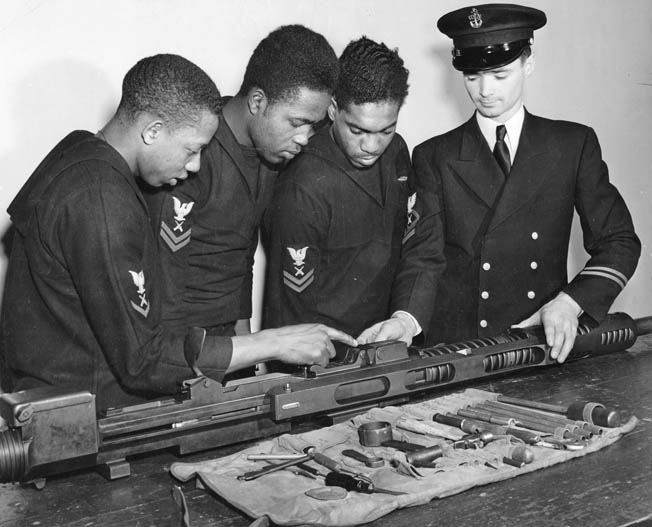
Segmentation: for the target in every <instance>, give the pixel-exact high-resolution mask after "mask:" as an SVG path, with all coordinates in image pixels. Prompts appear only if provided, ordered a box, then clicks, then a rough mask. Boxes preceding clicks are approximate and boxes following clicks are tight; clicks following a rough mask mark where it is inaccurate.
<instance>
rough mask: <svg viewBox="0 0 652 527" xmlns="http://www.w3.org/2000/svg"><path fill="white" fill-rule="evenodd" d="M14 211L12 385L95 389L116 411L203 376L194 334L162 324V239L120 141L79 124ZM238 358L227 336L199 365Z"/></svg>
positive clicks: (7, 305)
mask: <svg viewBox="0 0 652 527" xmlns="http://www.w3.org/2000/svg"><path fill="white" fill-rule="evenodd" d="M8 211H9V214H10V215H11V219H12V221H13V224H14V227H15V230H16V233H15V237H14V242H13V247H12V251H11V255H10V260H9V266H8V269H7V282H6V289H5V295H4V305H3V312H2V332H3V347H4V352H5V360H6V363H7V364H8V367H9V374H10V377H11V381H12V385H11V386H7V387H5V388H6V389H9V390H20V389H25V388H31V387H36V386H40V385H57V386H64V387H70V388H71V389H74V390H88V391H91V392H92V393H95V394H97V407H98V409H105V408H108V407H112V406H121V405H125V404H129V403H133V402H136V401H142V400H143V398H151V397H154V396H156V395H161V394H173V393H175V392H176V391H177V390H178V387H179V383H180V382H181V381H183V380H184V379H188V378H190V377H192V376H193V371H192V369H191V368H190V366H189V364H188V362H187V361H186V359H185V356H184V339H183V336H173V335H171V334H170V333H169V332H167V331H166V330H164V329H163V328H162V327H161V326H160V325H159V321H160V286H159V282H158V279H159V277H158V267H157V246H156V240H155V238H154V236H153V235H152V231H151V228H150V223H149V217H148V212H147V208H146V205H145V202H144V200H143V197H142V195H141V193H140V191H139V189H138V187H137V185H136V181H135V177H134V175H133V174H132V172H131V170H130V169H129V166H128V165H127V163H126V161H125V160H124V159H123V158H122V157H121V156H120V155H119V154H118V152H117V151H116V150H114V149H113V148H112V147H111V146H110V145H108V144H107V143H105V142H104V141H101V140H100V139H98V138H96V137H95V136H94V135H92V134H91V133H89V132H84V131H77V132H73V133H71V134H70V135H68V136H67V137H66V138H65V139H64V140H63V141H62V142H61V143H59V145H57V146H56V147H55V148H54V149H53V150H52V152H50V154H48V156H47V157H46V158H45V160H44V161H43V162H42V163H41V164H40V166H39V167H38V168H37V169H36V171H35V172H34V174H32V176H31V177H30V179H29V180H28V181H27V183H26V184H25V186H24V187H23V188H22V190H21V191H20V192H19V194H18V196H17V197H16V198H15V199H14V201H13V202H12V203H11V205H10V207H9V209H8ZM230 357H231V341H230V339H224V342H223V347H222V349H221V350H220V353H213V355H211V354H210V353H209V352H208V351H207V352H206V353H202V356H201V357H200V359H199V361H198V363H197V366H199V367H201V369H202V370H203V371H204V373H206V374H210V375H211V376H215V377H217V378H221V376H222V375H223V373H224V371H223V370H224V369H225V368H226V365H228V363H229V361H230ZM220 360H221V361H224V362H220Z"/></svg>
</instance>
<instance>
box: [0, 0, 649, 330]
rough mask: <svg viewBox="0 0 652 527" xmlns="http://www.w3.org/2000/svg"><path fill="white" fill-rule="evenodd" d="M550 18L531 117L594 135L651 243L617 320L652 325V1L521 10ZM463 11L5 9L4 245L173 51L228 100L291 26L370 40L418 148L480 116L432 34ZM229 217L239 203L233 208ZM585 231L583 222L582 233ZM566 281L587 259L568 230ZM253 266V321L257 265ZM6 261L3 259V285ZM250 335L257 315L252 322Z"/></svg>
mask: <svg viewBox="0 0 652 527" xmlns="http://www.w3.org/2000/svg"><path fill="white" fill-rule="evenodd" d="M520 3H522V4H524V5H530V6H533V7H537V8H540V9H542V10H544V11H545V12H546V13H547V15H548V24H547V25H546V26H545V27H544V28H542V29H540V30H538V31H537V32H536V33H535V41H534V48H533V49H534V55H535V58H536V68H535V71H534V74H533V76H532V77H531V78H530V80H529V81H528V90H527V97H526V106H527V108H528V110H530V111H531V112H532V113H535V114H537V115H542V116H545V117H550V118H555V119H567V120H573V121H578V122H582V123H584V124H587V125H590V126H592V127H593V128H595V130H596V132H597V134H598V137H599V138H600V141H601V145H602V149H603V157H604V159H605V161H606V162H607V164H608V165H609V168H610V174H611V179H612V181H613V183H614V184H615V185H616V186H617V187H618V188H619V189H620V191H621V193H622V194H623V196H624V198H625V200H626V201H627V203H628V205H629V207H630V210H631V212H632V215H633V217H634V222H635V225H636V228H637V232H638V234H639V236H640V238H641V241H642V243H643V252H642V256H641V260H640V263H639V267H638V270H637V271H636V274H635V276H634V278H633V279H632V280H631V281H630V283H629V285H628V286H627V288H626V290H625V291H624V292H623V293H622V294H621V295H620V297H619V298H618V300H617V301H616V304H615V305H614V307H613V308H612V310H624V311H626V312H628V313H630V314H631V315H632V316H635V317H638V316H644V315H650V314H652V298H650V291H651V290H652V288H651V287H650V279H651V276H652V253H651V252H650V245H649V240H650V239H651V235H652V232H651V231H652V221H650V219H651V216H652V207H651V206H650V193H651V191H652V184H651V183H650V182H649V173H650V170H651V168H650V167H652V141H651V138H652V38H651V35H652V33H651V32H652V29H651V28H652V2H649V0H625V1H622V2H616V1H614V0H573V1H572V2H569V1H567V0H541V1H539V2H532V1H529V0H523V1H522V2H520ZM465 5H469V4H468V3H467V2H466V1H461V0H437V1H435V0H402V1H398V0H328V1H326V2H325V1H323V0H139V1H133V0H112V1H111V2H107V1H106V0H49V1H44V0H4V1H3V2H2V3H1V4H0V66H1V70H0V74H1V75H2V77H1V80H0V115H2V117H3V126H2V127H0V167H1V168H0V170H2V176H1V177H0V234H4V232H5V231H6V230H7V227H8V226H9V222H10V220H9V217H8V215H7V214H6V209H7V206H8V205H9V203H10V202H11V200H12V199H13V197H14V196H15V194H16V193H17V192H18V190H19V189H20V187H21V186H22V185H23V183H24V182H25V180H26V179H27V178H28V177H29V175H30V174H31V172H32V171H33V170H34V168H35V167H36V166H37V164H38V163H39V161H40V160H41V159H42V158H43V156H44V155H45V154H46V153H47V152H48V151H49V150H50V149H51V148H52V146H53V145H54V144H56V143H57V142H58V141H59V140H60V139H61V138H62V137H63V136H64V135H65V134H67V133H68V132H69V131H71V130H73V129H87V130H91V131H95V130H97V129H99V128H100V127H102V125H103V124H104V123H105V122H106V120H107V119H108V118H109V117H110V116H111V114H112V112H113V110H114V109H115V106H116V105H117V103H118V100H119V97H120V86H121V82H122V77H123V76H124V74H125V73H126V71H127V70H128V69H129V68H130V67H131V66H132V65H133V64H134V63H135V62H136V61H137V60H139V59H140V58H142V57H144V56H147V55H152V54H155V53H164V52H165V53H177V54H180V55H183V56H185V57H187V58H189V59H190V60H192V61H194V62H196V63H197V64H198V65H200V66H201V67H203V68H204V69H205V70H206V71H207V72H208V73H209V74H210V75H211V76H212V77H213V79H214V80H215V82H216V83H217V85H218V87H219V88H220V90H221V92H222V93H223V94H225V95H228V94H233V93H235V92H236V91H237V89H238V87H239V85H240V82H241V79H242V75H243V73H244V68H245V66H246V63H247V60H248V59H249V56H250V54H251V52H252V50H253V48H254V47H255V45H256V44H257V43H258V41H259V40H260V39H262V38H263V37H265V36H266V35H267V34H268V33H269V32H270V31H271V30H273V29H275V28H276V27H278V26H280V25H283V24H290V23H301V24H305V25H307V26H309V27H311V28H313V29H314V30H316V31H319V32H321V33H323V34H324V35H325V36H326V38H327V39H328V40H329V41H330V42H331V44H332V45H333V47H334V48H335V51H336V52H337V53H338V54H339V53H340V52H341V51H342V50H343V49H344V47H345V45H346V44H347V43H348V42H349V41H350V40H352V39H354V38H358V37H359V36H361V35H367V36H368V37H370V38H373V39H375V40H379V41H384V42H385V43H386V44H387V45H389V46H390V47H398V48H399V52H400V55H401V56H402V57H403V59H404V61H405V63H406V66H407V68H408V69H409V70H410V94H409V96H408V99H407V101H406V104H405V106H404V107H403V109H402V111H401V116H400V120H399V126H398V130H399V132H400V133H401V134H402V135H403V137H404V138H405V139H406V141H407V143H408V145H409V147H410V148H413V147H414V146H416V145H417V144H418V143H420V142H421V141H424V140H425V139H427V138H429V137H431V136H433V135H438V134H441V133H444V132H446V131H448V130H449V129H451V128H454V127H456V126H458V125H459V124H460V123H462V122H463V121H465V120H466V119H468V118H469V116H470V115H471V113H472V111H473V107H472V105H471V103H470V101H469V100H468V97H467V95H466V92H465V91H464V87H463V84H462V80H461V76H460V74H459V73H458V72H456V71H455V70H453V68H452V66H451V64H450V48H451V42H450V40H449V39H447V38H446V37H445V36H444V35H442V34H440V33H439V32H438V31H437V30H436V21H437V19H438V18H439V17H440V16H441V15H443V14H444V13H446V12H448V11H450V10H453V9H457V8H460V7H464V6H465ZM233 206H234V207H237V206H238V205H237V204H236V203H234V204H233ZM576 223H577V222H576ZM569 260H570V261H569V269H570V272H571V275H573V274H575V273H576V272H577V270H579V269H580V268H581V267H582V266H583V264H584V261H585V260H586V255H585V254H584V252H583V249H582V245H581V236H580V231H579V229H578V227H577V225H576V227H575V228H574V231H573V241H572V251H571V257H570V259H569ZM263 264H264V257H263V256H262V255H261V254H260V252H259V253H258V255H257V265H256V274H255V276H256V285H255V291H256V303H255V306H256V309H258V306H259V304H260V300H259V298H260V289H261V283H262V282H261V281H262V278H261V277H262V271H261V269H262V265H263ZM5 269H6V256H5V255H4V254H0V280H2V282H4V274H5ZM253 326H254V328H257V327H258V317H257V315H256V316H254V320H253Z"/></svg>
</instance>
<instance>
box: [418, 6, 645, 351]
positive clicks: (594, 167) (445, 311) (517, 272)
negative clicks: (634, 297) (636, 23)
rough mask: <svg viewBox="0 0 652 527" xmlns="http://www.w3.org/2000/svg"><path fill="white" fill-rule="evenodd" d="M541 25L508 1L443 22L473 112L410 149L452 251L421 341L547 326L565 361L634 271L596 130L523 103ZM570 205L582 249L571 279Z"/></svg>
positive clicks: (632, 242) (623, 217) (633, 250)
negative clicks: (581, 324)
mask: <svg viewBox="0 0 652 527" xmlns="http://www.w3.org/2000/svg"><path fill="white" fill-rule="evenodd" d="M545 24H546V15H545V14H544V13H543V12H542V11H539V10H538V9H533V8H530V7H523V6H518V5H510V4H486V5H476V6H472V7H471V6H470V7H467V8H462V9H458V10H456V11H453V12H451V13H448V14H446V15H444V16H443V17H441V18H440V19H439V21H438V23H437V27H438V28H439V30H440V31H442V32H443V33H445V34H446V35H448V36H449V37H451V38H452V40H453V53H452V55H453V59H452V60H453V67H454V68H455V69H457V70H459V71H461V72H462V74H461V76H462V79H461V80H462V82H463V84H464V87H465V88H466V91H467V92H468V94H469V97H470V98H471V100H472V102H473V104H474V105H475V107H476V110H477V111H476V112H475V114H474V115H473V116H471V118H470V119H469V120H468V121H467V122H466V123H463V124H462V125H460V126H459V127H457V128H456V129H454V130H451V131H450V132H448V133H445V134H443V135H439V136H437V137H433V138H431V139H429V140H427V141H426V142H424V143H422V144H421V145H419V146H417V147H416V148H415V150H414V154H413V157H412V162H413V164H414V170H415V172H416V173H417V176H418V178H419V179H420V181H422V182H427V183H428V185H429V188H427V189H425V191H424V193H423V194H422V196H421V197H423V198H424V199H425V200H426V201H432V202H435V203H437V205H435V207H436V208H437V209H438V210H440V211H441V212H440V214H439V221H438V222H437V225H438V227H437V229H438V231H439V232H440V233H441V235H440V237H439V239H440V242H441V243H442V248H443V251H444V254H445V255H446V267H445V271H444V272H443V274H442V276H441V279H440V280H439V282H438V285H437V297H436V300H435V311H434V315H433V320H432V324H431V325H430V327H428V328H425V327H424V332H425V336H426V338H425V341H426V344H436V343H438V342H442V341H443V342H455V341H458V340H462V339H469V338H478V337H480V338H484V337H491V336H494V335H497V334H499V333H502V332H504V331H506V330H507V329H509V327H510V326H511V325H513V324H518V325H525V326H527V325H542V326H543V328H544V330H545V333H546V341H547V343H548V345H549V346H550V347H551V351H550V356H551V357H552V358H553V359H557V360H558V361H560V362H563V361H564V359H565V358H566V356H567V355H568V353H569V352H570V350H571V349H572V346H573V342H574V340H575V336H576V335H577V327H578V317H579V316H580V315H581V314H582V311H583V312H584V313H586V316H590V317H591V318H593V319H594V320H595V321H600V320H601V319H602V318H604V316H605V315H606V313H607V311H608V310H609V308H610V306H611V304H612V303H613V301H614V299H615V298H616V296H617V295H618V294H619V293H620V292H621V291H622V289H623V288H624V287H625V285H626V283H627V281H628V280H629V278H630V277H631V276H632V274H633V272H634V269H635V268H636V264H637V261H638V257H639V254H640V242H639V240H638V238H637V236H636V234H635V233H634V227H633V225H632V218H631V216H630V214H629V211H628V210H627V206H626V205H625V202H624V201H623V198H622V197H621V195H620V194H619V192H618V190H617V189H616V188H615V187H614V186H613V185H612V184H611V183H610V182H609V173H608V170H607V165H606V164H605V163H604V161H603V160H602V155H601V150H600V145H599V143H598V138H597V136H596V134H595V132H594V131H593V130H592V129H591V128H589V127H587V126H584V125H581V124H578V123H571V122H568V121H556V120H551V119H544V118H542V117H538V116H536V115H533V114H531V113H529V112H528V111H527V110H526V108H525V107H524V104H523V97H524V90H525V84H526V81H527V80H528V78H529V77H531V75H532V73H533V71H534V56H533V54H532V48H531V45H532V43H533V34H534V31H535V30H537V29H539V28H541V27H543V26H544V25H545ZM622 177H626V176H622ZM574 213H577V214H578V216H579V218H580V223H581V226H582V234H583V241H584V248H585V249H586V252H587V253H588V254H589V256H590V259H589V260H588V262H587V263H586V265H585V267H584V268H583V269H582V270H581V271H580V272H579V273H578V274H577V275H576V276H575V277H573V278H572V279H571V280H570V281H569V280H568V276H567V257H568V241H569V237H570V233H571V225H572V221H573V216H574Z"/></svg>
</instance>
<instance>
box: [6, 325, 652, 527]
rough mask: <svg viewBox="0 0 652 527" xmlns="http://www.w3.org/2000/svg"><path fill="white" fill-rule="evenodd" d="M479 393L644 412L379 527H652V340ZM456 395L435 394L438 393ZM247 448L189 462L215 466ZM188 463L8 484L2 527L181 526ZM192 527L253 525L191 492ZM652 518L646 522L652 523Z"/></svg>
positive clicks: (154, 460)
mask: <svg viewBox="0 0 652 527" xmlns="http://www.w3.org/2000/svg"><path fill="white" fill-rule="evenodd" d="M473 386H474V387H478V388H482V389H488V390H492V391H495V392H500V393H503V394H506V395H510V396H514V397H523V398H528V399H534V400H540V401H546V402H551V403H555V404H560V403H568V402H571V401H574V400H591V401H598V402H601V403H603V404H605V405H608V406H614V407H616V408H618V409H620V410H621V412H622V413H623V415H624V416H625V417H628V416H629V415H632V414H633V415H635V416H637V417H638V418H639V420H640V422H639V424H638V426H637V427H636V428H635V429H634V431H633V432H631V433H630V434H628V435H626V436H625V437H623V438H622V439H621V440H619V441H618V442H616V443H615V444H613V445H611V446H609V447H607V448H606V449H604V450H602V451H600V452H597V453H595V454H592V455H589V456H584V457H581V458H578V459H575V460H573V461H570V462H568V463H563V464H561V465H556V466H553V467H550V468H547V469H544V470H539V471H536V472H533V473H530V474H525V475H523V476H519V477H516V478H512V479H510V480H507V481H503V482H499V483H495V484H492V485H488V486H484V487H476V488H474V489H471V490H469V491H466V492H463V493H461V494H458V495H456V496H452V497H449V498H445V499H441V500H433V501H431V502H430V503H428V504H427V505H424V506H419V507H411V508H408V509H402V510H398V511H395V512H393V513H391V514H389V515H388V516H385V517H384V518H381V519H380V520H377V521H375V522H373V523H370V524H367V525H369V526H371V527H390V526H392V527H397V526H398V527H401V526H405V527H428V526H432V527H435V526H436V527H446V526H455V527H465V526H469V527H478V526H482V527H492V526H496V527H497V526H500V527H503V526H505V525H518V526H521V527H526V526H550V525H554V526H560V527H561V526H569V527H583V526H591V527H601V526H604V527H612V526H626V525H649V524H652V474H651V469H652V336H649V335H648V336H646V337H643V338H641V339H639V342H637V343H636V345H635V346H634V347H633V348H632V350H630V351H628V352H621V353H613V354H610V355H605V356H602V357H593V358H588V359H583V360H580V361H576V362H572V363H568V364H565V365H563V366H559V367H557V366H552V367H548V368H538V369H535V370H533V371H531V372H529V373H526V374H519V375H516V376H511V377H502V378H500V379H498V380H494V381H491V382H478V383H474V384H473ZM458 389H459V387H455V389H454V390H449V391H439V392H433V394H432V395H433V396H436V395H443V394H445V393H449V392H450V391H457V390H458ZM245 446H248V445H247V444H241V445H236V446H230V447H227V448H222V449H219V450H213V451H210V452H205V453H202V454H200V455H192V456H187V457H184V458H182V460H183V461H198V460H202V459H212V458H216V457H221V456H223V455H226V454H230V453H232V452H235V451H237V450H239V449H241V448H244V447H245ZM178 460H179V458H178V457H175V456H174V455H172V454H170V453H167V452H164V453H157V454H148V455H144V456H141V457H139V458H136V459H132V475H131V476H130V477H128V478H125V479H121V480H116V481H112V482H108V481H106V480H104V479H103V478H102V477H101V476H100V475H99V474H97V473H96V472H95V471H93V470H87V471H81V472H77V473H73V474H67V475H64V476H58V477H53V478H51V479H49V480H48V482H47V484H46V486H45V488H44V489H43V490H40V491H39V490H36V489H35V488H34V487H33V486H19V485H0V526H2V527H14V526H21V527H23V526H43V527H50V526H59V525H67V526H75V527H82V526H101V527H111V526H157V527H158V526H175V527H177V526H180V525H181V521H180V514H179V512H178V509H177V507H176V506H175V503H174V501H173V500H172V498H171V495H170V490H171V487H172V486H173V485H174V484H176V483H177V482H176V481H175V480H174V479H173V478H172V477H171V476H170V475H169V474H168V472H167V471H168V468H169V466H170V464H171V463H173V462H174V461H178ZM182 489H183V492H184V493H185V496H186V499H187V502H188V507H189V514H190V525H191V526H192V527H204V526H220V527H243V526H248V525H249V524H250V523H251V522H252V521H253V519H251V518H248V517H246V516H244V515H243V514H242V513H240V512H239V511H237V510H236V509H234V508H232V507H230V506H229V505H228V504H227V503H224V502H223V501H221V500H220V499H219V498H216V497H215V496H213V495H211V494H209V493H208V492H206V491H203V490H200V489H196V488H195V487H194V484H193V483H186V484H183V485H182ZM646 519H647V520H646Z"/></svg>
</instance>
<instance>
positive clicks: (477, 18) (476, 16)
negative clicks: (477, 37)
mask: <svg viewBox="0 0 652 527" xmlns="http://www.w3.org/2000/svg"><path fill="white" fill-rule="evenodd" d="M469 23H470V24H471V27H472V28H473V29H478V28H480V27H482V15H481V14H480V13H478V10H477V9H476V8H475V7H474V8H473V9H471V14H470V15H469Z"/></svg>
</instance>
